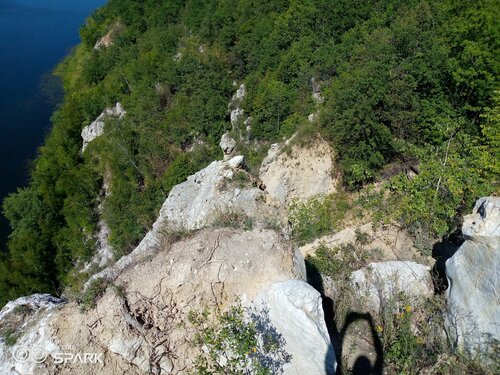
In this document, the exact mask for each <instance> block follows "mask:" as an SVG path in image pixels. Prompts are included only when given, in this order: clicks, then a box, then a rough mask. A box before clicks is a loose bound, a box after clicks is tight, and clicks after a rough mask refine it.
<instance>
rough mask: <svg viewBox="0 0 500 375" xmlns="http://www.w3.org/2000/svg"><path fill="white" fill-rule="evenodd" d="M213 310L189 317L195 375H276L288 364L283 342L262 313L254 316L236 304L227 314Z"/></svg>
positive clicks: (208, 309)
mask: <svg viewBox="0 0 500 375" xmlns="http://www.w3.org/2000/svg"><path fill="white" fill-rule="evenodd" d="M212 309H213V307H212V308H208V307H207V308H205V309H203V311H202V312H197V311H191V312H190V313H189V317H188V321H189V322H190V323H191V325H192V326H193V327H194V329H195V331H196V336H195V340H194V342H193V344H194V345H195V347H197V348H198V349H199V354H198V356H197V357H196V359H195V373H196V374H220V373H222V374H241V375H243V374H255V375H267V374H278V373H281V372H282V367H283V365H284V364H285V363H288V362H290V360H291V356H290V355H289V354H288V353H287V352H286V351H285V350H284V348H283V347H284V345H285V341H284V339H283V337H282V336H281V335H280V334H279V333H278V332H277V331H276V329H275V328H274V327H273V326H272V325H271V323H270V322H269V318H268V316H267V315H266V312H265V311H264V312H258V313H253V312H252V311H250V310H249V309H246V308H244V307H242V306H241V303H239V302H238V303H236V304H235V305H233V306H231V307H230V308H229V309H228V310H226V311H220V310H219V306H216V310H215V312H211V310H212Z"/></svg>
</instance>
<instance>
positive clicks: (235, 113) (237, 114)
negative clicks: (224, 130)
mask: <svg viewBox="0 0 500 375" xmlns="http://www.w3.org/2000/svg"><path fill="white" fill-rule="evenodd" d="M245 95H246V88H245V84H244V83H242V84H241V85H240V87H239V88H238V90H236V92H235V93H234V95H233V97H232V98H231V102H230V103H229V108H233V109H232V110H231V114H230V118H231V125H232V126H233V128H234V127H235V126H236V125H237V123H238V121H240V119H242V118H243V117H244V115H245V111H244V110H243V109H242V108H241V102H242V100H243V98H244V97H245Z"/></svg>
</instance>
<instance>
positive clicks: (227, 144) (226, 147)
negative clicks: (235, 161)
mask: <svg viewBox="0 0 500 375" xmlns="http://www.w3.org/2000/svg"><path fill="white" fill-rule="evenodd" d="M219 146H220V148H221V149H222V152H224V155H230V154H232V152H233V151H234V148H235V147H236V141H235V140H234V139H233V138H231V136H230V135H229V134H228V133H225V134H223V135H222V138H221V140H220V143H219Z"/></svg>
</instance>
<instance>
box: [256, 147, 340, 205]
mask: <svg viewBox="0 0 500 375" xmlns="http://www.w3.org/2000/svg"><path fill="white" fill-rule="evenodd" d="M285 145H286V144H285ZM285 145H278V144H274V145H272V146H271V148H270V149H269V152H268V155H267V157H266V158H265V159H264V161H263V162H262V165H261V168H260V172H259V178H260V180H261V181H262V183H263V184H264V186H265V187H266V190H267V191H268V192H269V194H270V195H271V196H273V197H275V198H277V199H278V200H279V201H281V202H283V203H288V202H290V201H291V200H292V199H294V198H299V199H306V198H310V197H312V196H315V195H326V194H329V193H332V192H334V191H335V184H336V180H335V178H334V177H333V175H332V174H333V172H334V163H333V151H332V149H331V147H330V146H329V145H328V144H327V143H326V142H325V141H324V140H322V139H318V140H317V141H316V142H315V143H314V146H311V147H300V146H298V145H292V146H291V152H290V154H288V153H286V152H283V149H284V147H283V146H285Z"/></svg>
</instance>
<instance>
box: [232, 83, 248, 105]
mask: <svg viewBox="0 0 500 375" xmlns="http://www.w3.org/2000/svg"><path fill="white" fill-rule="evenodd" d="M245 95H246V88H245V84H244V83H242V84H241V85H240V87H239V88H238V90H236V92H235V94H234V95H233V101H237V100H242V99H243V98H244V97H245Z"/></svg>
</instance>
